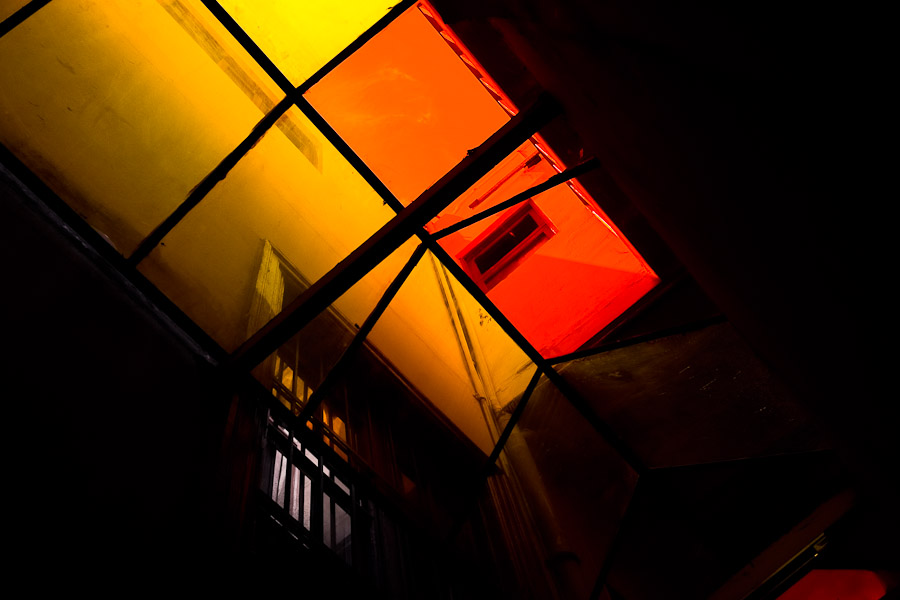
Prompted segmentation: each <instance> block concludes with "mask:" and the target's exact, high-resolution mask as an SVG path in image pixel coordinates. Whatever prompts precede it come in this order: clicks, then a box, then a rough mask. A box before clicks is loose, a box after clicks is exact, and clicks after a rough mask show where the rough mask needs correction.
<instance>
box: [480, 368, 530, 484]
mask: <svg viewBox="0 0 900 600" xmlns="http://www.w3.org/2000/svg"><path fill="white" fill-rule="evenodd" d="M542 375H543V373H542V372H541V370H540V369H536V370H535V372H534V375H532V376H531V381H529V382H528V386H527V387H526V388H525V391H524V392H522V397H521V398H520V399H519V403H518V404H517V405H516V408H515V409H514V410H513V412H512V414H511V415H510V417H509V421H507V423H506V426H505V427H504V428H503V432H502V433H501V434H500V437H498V438H497V443H495V444H494V449H493V450H492V451H491V455H490V456H488V460H487V463H486V465H485V467H486V470H490V469H491V468H492V467H493V465H494V463H495V462H496V461H497V458H499V457H500V452H501V451H503V447H504V446H505V445H506V440H508V439H509V436H510V435H512V431H513V428H514V427H515V426H516V423H518V422H519V417H521V416H522V413H523V412H525V406H526V405H527V404H528V400H529V399H530V398H531V395H532V394H533V393H534V390H535V388H536V387H537V384H538V381H540V379H541V377H542Z"/></svg>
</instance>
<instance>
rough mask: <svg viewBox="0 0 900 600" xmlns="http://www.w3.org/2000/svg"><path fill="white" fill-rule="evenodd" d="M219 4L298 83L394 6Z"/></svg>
mask: <svg viewBox="0 0 900 600" xmlns="http://www.w3.org/2000/svg"><path fill="white" fill-rule="evenodd" d="M219 4H221V5H222V7H223V8H225V10H227V11H228V13H229V14H230V15H231V17H232V18H233V19H234V20H235V21H237V23H238V25H240V26H241V28H242V29H243V30H244V31H245V32H246V33H247V34H248V35H249V36H250V37H251V38H252V39H253V41H254V42H256V45H257V46H259V47H260V49H261V50H262V51H263V52H265V53H266V55H267V56H268V57H269V59H271V60H272V62H274V63H275V66H277V67H278V68H279V70H281V72H282V73H284V75H285V76H286V77H287V78H288V79H289V80H290V81H291V83H293V84H294V85H295V86H296V85H300V84H301V83H303V82H304V81H305V80H306V79H308V78H309V76H310V75H312V74H313V73H315V72H316V71H317V70H319V69H320V68H321V67H323V66H324V65H325V63H327V62H328V61H329V60H331V59H332V58H334V57H335V56H336V55H337V54H338V53H339V52H340V51H341V50H343V49H344V48H346V47H347V46H348V45H350V43H351V42H352V41H353V40H355V39H356V38H358V37H359V36H360V35H361V34H362V33H363V32H365V31H366V30H367V29H368V28H369V27H371V26H372V25H374V24H375V22H376V21H378V19H380V18H381V17H383V16H384V15H386V14H387V13H388V11H389V10H390V9H391V8H392V6H391V4H390V3H389V2H377V1H374V0H341V2H297V0H266V1H265V2H259V1H258V0H220V1H219Z"/></svg>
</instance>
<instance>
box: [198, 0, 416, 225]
mask: <svg viewBox="0 0 900 600" xmlns="http://www.w3.org/2000/svg"><path fill="white" fill-rule="evenodd" d="M201 1H202V2H203V4H204V6H206V8H207V9H209V11H210V12H211V13H212V14H213V16H215V17H216V19H217V20H218V21H219V23H220V24H221V25H222V26H223V27H224V28H225V29H226V30H228V32H229V33H230V34H231V35H232V36H233V37H234V38H235V40H237V42H238V43H239V44H240V45H241V47H242V48H244V50H245V51H246V52H247V53H248V54H249V55H250V56H251V57H252V58H253V59H254V60H255V61H256V62H257V64H258V65H259V67H260V68H261V69H262V70H263V71H265V73H266V74H267V75H268V76H269V77H271V78H272V80H273V81H274V82H275V83H276V84H277V85H278V86H279V87H280V88H281V89H282V91H283V92H285V94H288V95H289V96H293V97H294V105H295V106H296V107H297V108H298V109H300V111H301V112H302V113H303V114H304V116H306V118H307V119H309V120H310V121H311V122H312V124H313V125H314V126H315V127H316V128H317V129H318V130H319V132H320V133H321V134H322V135H323V136H324V137H325V139H326V140H328V141H329V142H330V143H331V145H332V146H334V147H335V149H336V150H337V151H338V152H339V153H340V154H341V156H343V157H344V159H345V160H346V161H347V162H348V163H350V165H352V166H353V168H355V169H356V171H357V172H358V173H359V174H360V176H361V177H362V178H363V179H364V180H365V181H366V183H368V184H369V185H370V186H371V187H372V189H374V190H375V192H376V193H377V194H378V195H379V196H381V198H382V200H383V201H384V203H385V204H387V205H389V206H390V207H391V208H393V209H394V211H396V212H399V211H400V210H402V209H403V204H402V203H401V202H400V201H399V200H398V199H397V198H396V196H394V194H393V192H391V191H390V190H389V189H388V188H387V186H385V185H384V183H383V182H382V181H381V180H380V179H379V178H378V177H377V176H376V175H375V173H373V172H372V170H371V169H370V168H369V167H368V165H366V164H365V162H363V160H362V159H361V158H360V157H359V156H358V155H357V154H356V152H354V151H353V149H352V148H350V146H349V145H348V144H347V143H346V142H345V141H344V140H343V138H341V136H339V135H338V134H337V132H336V131H335V130H334V129H333V128H332V127H331V125H329V124H328V122H327V121H326V120H325V119H324V118H323V117H322V116H321V115H320V114H319V112H318V111H317V110H316V109H315V108H314V107H313V106H312V104H310V103H309V101H308V100H306V98H304V97H303V94H304V93H306V92H307V91H308V90H309V89H310V88H311V87H312V86H313V85H315V84H316V83H318V82H319V80H321V79H322V78H323V77H324V76H325V75H327V74H328V73H330V72H331V71H332V70H333V69H334V68H335V67H337V66H338V65H339V64H340V63H341V62H343V61H344V60H345V59H346V58H347V57H348V56H350V55H351V54H353V53H354V52H356V50H358V49H359V48H361V47H362V46H363V44H365V43H366V42H367V41H369V40H370V39H372V38H373V37H374V36H375V35H377V34H378V33H380V32H381V31H382V30H383V29H384V28H385V27H387V26H388V25H389V24H390V23H391V22H392V21H393V20H394V19H396V18H397V17H398V16H399V15H400V14H401V13H402V12H404V11H405V10H406V9H407V8H409V7H410V6H412V5H413V4H414V3H415V2H414V1H411V0H404V1H403V2H400V3H398V4H397V5H395V6H394V7H393V8H392V9H391V10H390V11H389V12H388V13H387V14H386V15H385V16H384V17H382V18H381V19H379V20H378V21H376V22H375V24H374V25H372V27H370V28H369V29H367V30H366V31H365V32H364V33H363V34H362V35H360V36H359V37H358V38H356V39H355V40H354V41H353V42H351V43H350V45H349V46H347V47H346V48H344V50H342V51H341V52H339V53H338V54H337V55H336V56H335V57H334V58H332V59H331V60H330V61H328V62H327V63H325V65H324V66H323V67H322V68H320V69H319V70H318V71H316V72H315V73H313V75H312V76H310V77H309V78H308V79H307V80H306V81H305V82H303V83H302V84H300V85H299V86H298V87H297V88H294V86H293V85H292V84H291V82H290V80H289V79H288V78H287V76H286V75H285V74H284V73H282V72H281V70H280V69H279V68H278V67H277V66H276V65H275V63H274V62H272V60H271V59H270V58H269V57H268V56H267V55H266V53H265V52H263V51H262V49H260V48H259V46H257V45H256V42H254V41H253V39H252V38H251V37H250V36H249V35H248V34H247V33H246V32H245V31H244V30H243V28H241V26H240V25H239V24H238V23H237V22H236V21H235V20H234V18H232V16H231V15H230V14H229V13H228V11H226V10H225V9H224V8H222V6H221V5H220V4H219V3H218V2H216V1H215V0H201ZM295 92H296V93H295Z"/></svg>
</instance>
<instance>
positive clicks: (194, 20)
mask: <svg viewBox="0 0 900 600" xmlns="http://www.w3.org/2000/svg"><path fill="white" fill-rule="evenodd" d="M227 40H228V34H227V33H225V32H224V31H222V30H221V29H220V28H219V27H218V26H217V23H216V22H215V20H214V19H213V18H212V16H211V15H209V14H208V13H207V12H206V9H205V8H204V7H203V6H202V5H200V4H199V2H196V1H192V0H166V1H154V0H132V1H127V2H126V1H110V0H103V1H100V0H73V1H68V2H51V3H50V4H48V5H47V6H45V7H44V8H42V9H41V10H39V11H38V12H37V13H35V14H34V15H33V16H32V17H31V18H29V19H28V20H26V21H25V22H24V23H22V24H21V25H19V26H18V27H16V28H15V29H13V30H12V31H11V32H9V33H8V34H7V35H5V36H3V38H2V39H0V114H3V115H4V117H3V118H2V119H0V140H2V143H3V144H4V145H6V146H7V147H8V148H9V149H10V150H11V151H12V152H14V153H15V154H16V155H17V156H18V157H19V159H20V160H22V161H23V162H24V163H25V164H26V165H27V166H28V167H29V168H30V169H31V170H32V171H34V172H35V173H37V174H38V175H39V176H40V177H41V178H42V179H43V180H44V182H46V183H47V184H48V185H49V186H50V187H51V188H52V189H53V190H54V191H55V192H56V193H57V194H59V195H60V196H61V197H62V198H63V199H64V200H65V201H66V202H67V203H68V204H69V205H70V206H71V207H72V208H73V209H75V210H76V211H77V212H78V213H79V214H80V215H82V217H83V218H84V219H85V220H86V221H87V222H88V223H89V224H90V225H91V226H93V227H94V228H95V229H97V230H98V231H99V232H100V233H102V234H103V235H104V236H105V237H106V238H107V239H108V240H109V241H110V242H111V243H112V244H113V245H114V246H115V247H116V248H117V249H118V250H119V252H121V253H122V254H125V255H128V254H130V253H131V251H132V250H133V249H134V248H135V247H136V246H137V244H138V243H139V242H140V241H141V240H142V239H143V238H144V237H145V236H146V235H147V234H148V233H149V232H150V231H152V229H153V228H154V227H155V226H156V225H158V224H159V223H160V222H161V221H162V220H163V219H164V218H165V217H166V216H168V215H169V214H170V213H171V212H172V210H173V209H174V208H175V207H176V206H178V204H179V203H181V202H182V201H183V200H184V199H185V198H186V197H187V195H188V193H189V191H190V190H191V188H193V187H194V186H195V185H196V184H197V182H199V181H200V180H201V179H202V178H203V177H204V176H205V175H206V174H207V173H209V172H210V171H211V170H212V169H213V168H214V167H215V166H216V165H217V164H218V163H219V162H220V161H221V160H222V158H224V157H225V156H226V155H227V154H228V152H230V151H231V150H232V149H233V148H234V147H235V146H236V145H237V144H238V143H239V142H240V141H241V140H242V139H243V138H244V137H245V136H246V135H247V133H249V132H250V130H251V128H252V127H253V125H254V124H255V123H256V122H257V121H259V119H260V118H261V117H262V115H263V113H264V111H266V110H268V106H269V105H274V103H275V101H273V100H272V98H274V99H275V100H276V101H277V99H279V98H280V97H279V96H272V95H271V94H270V90H276V89H277V88H275V86H274V84H273V83H271V82H270V81H269V80H268V79H267V78H266V76H265V74H263V73H262V72H261V71H260V70H259V69H258V68H255V63H254V62H253V61H252V60H251V59H250V58H249V57H247V56H245V55H244V54H243V53H242V52H241V51H240V49H239V48H237V49H230V47H229V46H228V41H227Z"/></svg>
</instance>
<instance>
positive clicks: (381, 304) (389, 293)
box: [298, 244, 426, 423]
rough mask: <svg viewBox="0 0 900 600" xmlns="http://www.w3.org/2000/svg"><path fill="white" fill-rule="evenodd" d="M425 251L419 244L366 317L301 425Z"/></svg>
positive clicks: (307, 408)
mask: <svg viewBox="0 0 900 600" xmlns="http://www.w3.org/2000/svg"><path fill="white" fill-rule="evenodd" d="M425 250H426V248H425V245H424V244H419V245H418V246H417V247H416V249H415V250H414V251H413V253H412V255H411V256H410V257H409V260H408V261H406V264H405V265H404V266H403V268H402V269H401V270H400V273H398V274H397V276H396V277H395V278H394V280H393V281H392V282H391V284H390V285H389V286H388V287H387V289H386V290H385V291H384V294H382V296H381V298H380V299H379V300H378V303H377V304H376V305H375V308H373V309H372V312H370V313H369V316H368V317H366V320H365V321H364V322H363V324H362V326H361V327H360V328H359V330H358V331H357V332H356V335H354V336H353V340H352V341H351V342H350V345H349V346H347V348H346V349H345V350H344V352H343V353H342V354H341V356H340V358H339V359H338V361H337V363H335V365H334V366H333V367H332V368H331V370H330V371H328V374H327V375H325V379H324V380H323V381H322V383H321V385H319V386H318V387H317V388H316V390H315V391H314V392H313V393H312V395H311V396H310V397H309V399H308V400H307V401H306V404H305V405H304V406H303V408H302V409H301V410H300V415H299V417H298V418H299V419H300V422H301V423H305V422H306V421H308V420H309V419H310V418H311V417H312V416H313V415H314V414H315V413H316V410H317V409H318V408H319V405H321V404H322V401H323V400H324V398H325V396H326V395H327V394H328V392H329V390H330V389H331V388H332V387H333V386H334V384H335V383H336V382H338V381H340V380H341V378H342V377H343V375H344V373H345V372H346V370H347V368H348V367H349V365H350V363H351V361H352V360H353V357H354V356H356V353H357V351H358V350H359V349H360V348H361V347H362V345H363V343H365V341H366V338H367V337H368V335H369V333H370V332H371V331H372V329H373V328H374V327H375V324H376V323H377V322H378V319H380V318H381V315H383V314H384V311H385V310H387V307H388V305H389V304H390V303H391V301H392V300H393V299H394V296H396V295H397V292H398V291H400V288H401V287H402V286H403V284H404V283H405V282H406V280H407V279H408V278H409V275H410V273H412V271H413V269H415V267H416V265H417V264H419V260H421V258H422V256H424V255H425Z"/></svg>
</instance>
